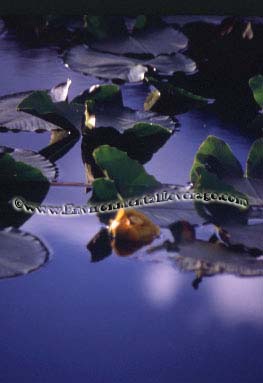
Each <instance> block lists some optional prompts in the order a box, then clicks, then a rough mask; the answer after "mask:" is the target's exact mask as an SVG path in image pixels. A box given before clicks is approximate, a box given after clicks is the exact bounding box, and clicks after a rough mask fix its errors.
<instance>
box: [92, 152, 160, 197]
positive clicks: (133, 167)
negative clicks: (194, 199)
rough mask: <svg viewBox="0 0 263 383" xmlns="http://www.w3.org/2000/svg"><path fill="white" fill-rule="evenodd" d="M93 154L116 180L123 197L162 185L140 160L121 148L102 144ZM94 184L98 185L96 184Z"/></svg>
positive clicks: (137, 194)
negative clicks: (132, 157) (134, 158)
mask: <svg viewBox="0 0 263 383" xmlns="http://www.w3.org/2000/svg"><path fill="white" fill-rule="evenodd" d="M93 156H94V159H95V161H96V163H97V165H98V166H99V167H100V168H101V169H102V171H103V172H104V174H105V175H106V177H107V178H109V179H111V180H112V181H114V183H115V187H116V189H117V190H118V193H119V194H120V195H121V196H122V197H123V198H127V197H132V196H141V195H143V194H144V193H145V192H146V191H150V190H155V189H157V188H158V187H160V186H161V184H160V182H158V181H157V180H156V179H155V178H154V177H153V176H151V175H149V174H148V173H147V172H146V171H145V170H144V168H143V166H142V165H141V164H140V163H139V162H138V161H136V160H132V159H131V158H129V157H128V155H127V153H125V152H123V151H121V150H118V149H116V148H114V147H111V146H109V145H102V146H100V147H99V148H97V149H95V150H94V152H93ZM120 164H121V166H120ZM93 186H95V187H96V184H95V185H93ZM116 197H117V198H118V196H116ZM117 198H116V199H117Z"/></svg>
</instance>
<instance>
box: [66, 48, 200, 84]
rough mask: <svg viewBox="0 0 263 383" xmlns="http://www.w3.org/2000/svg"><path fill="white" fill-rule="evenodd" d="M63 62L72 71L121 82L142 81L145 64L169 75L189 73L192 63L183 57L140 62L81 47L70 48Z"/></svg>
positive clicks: (163, 57)
mask: <svg viewBox="0 0 263 383" xmlns="http://www.w3.org/2000/svg"><path fill="white" fill-rule="evenodd" d="M64 61H65V63H66V64H67V65H68V66H69V67H70V68H71V69H72V70H74V71H77V72H81V73H84V74H88V75H91V76H95V77H99V78H105V79H109V80H110V79H120V80H123V81H128V82H138V81H142V80H143V79H144V74H145V72H147V65H149V66H152V67H153V68H155V69H156V70H157V71H160V72H161V73H166V74H168V75H171V74H173V73H174V72H177V71H183V72H185V73H192V72H193V71H195V69H196V66H195V64H194V62H193V61H192V60H191V59H190V58H188V57H185V56H184V55H182V54H178V55H174V56H158V57H156V58H154V59H151V60H141V59H135V58H129V57H124V56H117V55H113V54H110V53H102V52H96V51H95V50H92V49H89V48H88V47H85V46H83V45H79V46H76V47H73V48H71V49H69V50H68V51H67V52H66V54H65V56H64Z"/></svg>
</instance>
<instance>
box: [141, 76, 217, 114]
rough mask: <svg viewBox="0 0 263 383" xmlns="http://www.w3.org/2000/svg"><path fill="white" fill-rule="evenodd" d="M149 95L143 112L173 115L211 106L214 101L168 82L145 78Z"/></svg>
mask: <svg viewBox="0 0 263 383" xmlns="http://www.w3.org/2000/svg"><path fill="white" fill-rule="evenodd" d="M146 82H147V84H149V85H150V89H151V93H150V94H149V95H148V97H147V99H146V100H145V103H144V110H153V111H157V112H158V113H162V114H168V115H174V114H179V113H184V112H187V111H188V110H189V109H190V108H194V107H196V108H199V107H203V106H206V105H208V104H211V103H212V102H213V101H214V100H211V99H208V98H205V97H202V96H199V95H197V94H194V93H192V92H189V91H187V90H185V89H183V88H180V87H177V86H174V85H173V84H170V83H169V82H161V81H159V80H156V79H155V78H153V77H147V78H146Z"/></svg>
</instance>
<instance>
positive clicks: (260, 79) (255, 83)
mask: <svg viewBox="0 0 263 383" xmlns="http://www.w3.org/2000/svg"><path fill="white" fill-rule="evenodd" d="M249 86H250V88H251V90H252V92H253V96H254V99H255V101H256V102H257V104H258V105H259V106H260V108H262V107H263V76H262V75H261V74H259V75H257V76H254V77H251V78H250V79H249Z"/></svg>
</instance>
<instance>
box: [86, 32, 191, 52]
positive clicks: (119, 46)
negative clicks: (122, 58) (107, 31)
mask: <svg viewBox="0 0 263 383" xmlns="http://www.w3.org/2000/svg"><path fill="white" fill-rule="evenodd" d="M187 43H188V39H187V37H186V36H185V35H184V34H183V33H182V32H180V31H179V30H175V29H174V28H172V27H166V28H147V29H146V30H142V31H137V32H135V33H133V34H132V35H129V36H124V37H117V38H115V39H112V38H111V39H106V40H102V41H96V42H94V43H91V48H93V49H95V50H98V51H101V52H107V53H113V54H118V55H127V54H136V55H152V56H159V55H161V54H172V53H176V52H178V51H180V50H182V49H185V48H186V47H187Z"/></svg>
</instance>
